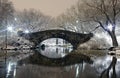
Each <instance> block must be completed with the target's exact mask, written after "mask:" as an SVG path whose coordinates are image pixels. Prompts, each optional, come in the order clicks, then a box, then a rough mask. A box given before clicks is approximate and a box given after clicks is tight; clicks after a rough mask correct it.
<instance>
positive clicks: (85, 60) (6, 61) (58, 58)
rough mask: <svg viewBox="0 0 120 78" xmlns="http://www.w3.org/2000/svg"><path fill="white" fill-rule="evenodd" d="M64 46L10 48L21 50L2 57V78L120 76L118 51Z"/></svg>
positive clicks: (0, 65)
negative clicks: (108, 51) (88, 49)
mask: <svg viewBox="0 0 120 78" xmlns="http://www.w3.org/2000/svg"><path fill="white" fill-rule="evenodd" d="M56 48H57V49H58V50H59V51H58V50H56ZM64 49H65V48H63V47H59V46H58V47H57V46H56V47H52V48H51V47H46V50H44V51H42V50H40V49H39V51H38V50H36V51H32V50H23V51H7V53H9V52H14V53H19V54H16V55H12V56H8V55H7V56H5V57H0V78H120V59H119V55H114V56H110V55H107V53H106V52H107V51H85V50H83V51H80V50H79V51H77V50H76V51H72V52H70V51H71V48H67V50H64ZM65 51H67V52H65ZM1 52H2V51H1ZM80 52H81V53H80ZM87 52H89V53H87ZM52 56H53V57H52Z"/></svg>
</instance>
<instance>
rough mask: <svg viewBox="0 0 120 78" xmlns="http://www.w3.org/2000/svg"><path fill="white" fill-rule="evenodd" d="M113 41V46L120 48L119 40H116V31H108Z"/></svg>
mask: <svg viewBox="0 0 120 78" xmlns="http://www.w3.org/2000/svg"><path fill="white" fill-rule="evenodd" d="M108 33H109V35H110V37H111V39H112V45H113V47H118V42H117V39H116V35H115V32H114V31H108Z"/></svg>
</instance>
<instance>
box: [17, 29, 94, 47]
mask: <svg viewBox="0 0 120 78" xmlns="http://www.w3.org/2000/svg"><path fill="white" fill-rule="evenodd" d="M19 35H20V36H22V37H24V38H25V39H27V40H29V41H31V42H33V43H34V44H35V46H36V45H38V44H40V43H41V42H42V41H44V40H46V39H49V38H61V39H64V40H66V41H68V42H69V43H71V44H72V45H73V49H77V47H78V46H79V44H82V43H84V42H86V41H88V40H89V39H90V38H91V37H93V34H92V33H88V34H83V33H76V32H71V31H66V30H46V31H40V32H34V33H27V34H25V33H21V34H19Z"/></svg>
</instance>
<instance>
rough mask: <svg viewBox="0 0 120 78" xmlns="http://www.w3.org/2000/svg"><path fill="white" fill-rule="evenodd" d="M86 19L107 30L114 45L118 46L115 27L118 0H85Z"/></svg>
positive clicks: (119, 6)
mask: <svg viewBox="0 0 120 78" xmlns="http://www.w3.org/2000/svg"><path fill="white" fill-rule="evenodd" d="M84 2H85V4H86V5H87V6H86V7H87V8H86V10H84V12H85V14H86V19H87V20H88V19H89V20H90V21H91V22H95V23H96V25H98V26H100V27H102V28H103V30H105V31H106V32H108V34H109V35H110V37H111V39H112V44H113V46H114V47H117V46H118V42H117V39H116V35H115V29H116V26H117V25H118V21H119V15H120V0H86V1H84Z"/></svg>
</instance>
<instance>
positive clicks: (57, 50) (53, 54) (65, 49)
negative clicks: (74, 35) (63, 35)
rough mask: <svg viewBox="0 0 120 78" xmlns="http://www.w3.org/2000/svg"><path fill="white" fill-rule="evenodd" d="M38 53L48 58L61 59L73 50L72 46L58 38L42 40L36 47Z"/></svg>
mask: <svg viewBox="0 0 120 78" xmlns="http://www.w3.org/2000/svg"><path fill="white" fill-rule="evenodd" d="M37 47H38V49H37V50H38V51H39V53H41V54H42V55H44V56H47V57H49V58H61V57H64V56H66V55H67V54H68V53H70V52H71V51H72V50H73V46H72V45H71V44H70V43H69V42H67V41H65V40H63V39H60V38H50V39H47V40H44V41H43V42H42V43H41V44H39V45H38V46H37Z"/></svg>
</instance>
